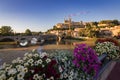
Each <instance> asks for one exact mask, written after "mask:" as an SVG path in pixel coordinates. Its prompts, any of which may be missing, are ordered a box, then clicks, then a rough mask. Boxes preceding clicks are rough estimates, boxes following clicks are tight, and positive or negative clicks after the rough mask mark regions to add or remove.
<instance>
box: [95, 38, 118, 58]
mask: <svg viewBox="0 0 120 80" xmlns="http://www.w3.org/2000/svg"><path fill="white" fill-rule="evenodd" d="M95 50H96V52H97V54H98V55H99V56H100V55H102V54H103V53H107V55H108V57H109V58H110V59H119V58H120V47H119V42H118V41H117V40H114V39H99V40H97V42H96V45H95Z"/></svg>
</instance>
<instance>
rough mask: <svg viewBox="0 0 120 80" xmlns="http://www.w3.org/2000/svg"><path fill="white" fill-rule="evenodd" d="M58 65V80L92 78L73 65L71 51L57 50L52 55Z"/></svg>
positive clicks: (88, 79)
mask: <svg viewBox="0 0 120 80" xmlns="http://www.w3.org/2000/svg"><path fill="white" fill-rule="evenodd" d="M52 55H53V56H54V57H55V59H56V60H57V62H58V64H59V71H60V74H61V75H60V80H92V79H93V76H90V75H88V74H86V73H85V72H84V71H81V70H80V69H79V68H77V67H75V65H74V64H73V51H67V50H59V51H55V53H54V54H52Z"/></svg>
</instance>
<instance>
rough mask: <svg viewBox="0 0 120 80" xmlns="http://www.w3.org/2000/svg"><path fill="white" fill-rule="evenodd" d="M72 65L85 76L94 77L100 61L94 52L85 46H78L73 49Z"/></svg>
mask: <svg viewBox="0 0 120 80" xmlns="http://www.w3.org/2000/svg"><path fill="white" fill-rule="evenodd" d="M73 55H74V60H73V64H74V65H75V66H76V67H77V68H79V69H80V70H83V71H85V72H86V73H87V74H90V75H92V76H95V75H96V74H97V72H98V71H99V68H100V61H99V60H98V57H97V55H96V52H95V50H93V49H92V48H90V47H89V46H87V45H86V44H78V45H76V47H75V49H74V53H73Z"/></svg>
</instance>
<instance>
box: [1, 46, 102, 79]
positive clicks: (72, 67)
mask: <svg viewBox="0 0 120 80" xmlns="http://www.w3.org/2000/svg"><path fill="white" fill-rule="evenodd" d="M100 64H101V63H100V61H99V60H98V58H97V55H96V53H95V51H94V50H93V49H92V48H90V47H88V46H87V45H85V44H80V45H77V46H76V47H75V49H74V53H72V52H69V51H55V52H54V53H52V54H47V53H45V52H42V53H38V52H37V50H33V51H32V52H30V53H26V54H25V55H24V57H23V58H17V59H15V60H13V61H12V64H5V63H4V64H3V65H2V66H1V69H0V79H1V80H93V78H94V77H95V76H96V75H97V73H98V71H99V69H100Z"/></svg>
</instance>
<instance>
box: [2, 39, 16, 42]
mask: <svg viewBox="0 0 120 80" xmlns="http://www.w3.org/2000/svg"><path fill="white" fill-rule="evenodd" d="M14 41H15V40H14V39H13V38H2V39H0V42H14Z"/></svg>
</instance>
